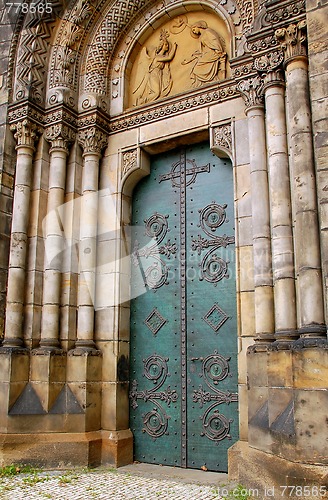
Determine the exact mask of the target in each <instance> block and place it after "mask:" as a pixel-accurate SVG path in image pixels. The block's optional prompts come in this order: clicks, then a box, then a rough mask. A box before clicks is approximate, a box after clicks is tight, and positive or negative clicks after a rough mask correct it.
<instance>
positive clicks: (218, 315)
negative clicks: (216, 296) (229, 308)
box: [203, 303, 229, 333]
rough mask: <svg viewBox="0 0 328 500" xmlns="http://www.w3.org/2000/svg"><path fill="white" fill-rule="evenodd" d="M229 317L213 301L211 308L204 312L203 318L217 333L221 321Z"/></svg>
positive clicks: (221, 323)
mask: <svg viewBox="0 0 328 500" xmlns="http://www.w3.org/2000/svg"><path fill="white" fill-rule="evenodd" d="M227 319H229V316H227V314H226V313H225V312H224V311H223V309H221V307H220V306H219V305H218V304H217V303H215V304H213V306H212V307H211V309H210V310H209V311H208V312H207V313H206V314H205V316H204V317H203V320H204V321H205V322H206V323H207V324H208V325H209V326H210V327H211V328H212V330H214V331H215V333H217V332H218V331H219V329H220V328H221V326H222V325H223V323H225V322H226V321H227Z"/></svg>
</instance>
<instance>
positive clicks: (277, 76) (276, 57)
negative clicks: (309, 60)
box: [254, 51, 284, 84]
mask: <svg viewBox="0 0 328 500" xmlns="http://www.w3.org/2000/svg"><path fill="white" fill-rule="evenodd" d="M283 60H284V54H283V52H282V51H274V52H270V53H268V54H264V55H263V56H261V57H259V58H257V59H255V63H254V66H255V68H256V69H257V71H258V72H259V73H260V74H262V73H263V75H262V78H263V81H264V84H270V83H272V82H275V83H276V82H278V81H280V82H284V73H283V71H282V69H281V64H282V62H283Z"/></svg>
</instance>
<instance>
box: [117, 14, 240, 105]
mask: <svg viewBox="0 0 328 500" xmlns="http://www.w3.org/2000/svg"><path fill="white" fill-rule="evenodd" d="M164 21H166V22H164V23H163V24H162V25H161V26H159V27H158V28H157V29H156V30H155V31H154V32H153V33H152V34H151V35H150V36H149V37H148V38H147V40H146V41H145V42H144V43H142V44H140V43H138V44H135V47H134V50H133V51H132V52H131V56H130V60H129V63H128V65H127V70H126V73H125V82H124V87H125V100H124V107H128V108H131V107H136V106H140V105H143V104H148V103H153V102H155V101H157V100H159V99H162V98H165V97H172V96H174V95H177V94H181V93H183V92H185V91H189V90H193V89H197V88H200V87H203V86H205V85H207V84H209V83H213V82H218V83H219V82H220V81H222V80H225V79H226V78H229V76H230V66H229V59H230V58H231V52H232V46H231V45H232V44H231V33H230V30H229V26H228V25H227V23H226V21H225V20H224V18H223V17H222V16H218V15H217V14H214V13H213V12H206V11H204V10H201V9H199V10H197V11H192V12H186V13H185V14H180V15H177V16H175V17H173V18H170V19H169V20H167V18H166V17H165V18H164Z"/></svg>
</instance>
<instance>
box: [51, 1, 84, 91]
mask: <svg viewBox="0 0 328 500" xmlns="http://www.w3.org/2000/svg"><path fill="white" fill-rule="evenodd" d="M93 10H94V8H93V7H92V5H91V2H90V1H89V0H78V2H77V4H76V5H75V6H74V8H73V10H72V11H71V13H70V15H69V17H68V19H65V20H64V21H63V25H62V27H61V30H60V31H59V37H58V38H57V43H56V48H55V54H54V58H53V61H52V71H51V78H50V88H54V87H56V86H65V87H69V88H72V89H74V86H75V75H74V68H75V63H76V61H77V59H78V49H79V44H80V42H81V40H82V38H83V34H84V31H85V24H86V21H88V20H89V18H91V16H92V13H93Z"/></svg>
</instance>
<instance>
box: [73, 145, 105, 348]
mask: <svg viewBox="0 0 328 500" xmlns="http://www.w3.org/2000/svg"><path fill="white" fill-rule="evenodd" d="M99 159H100V154H98V153H96V152H88V153H85V154H84V165H83V173H82V199H81V223H80V245H79V263H80V266H79V272H80V274H79V282H78V321H77V341H76V347H82V348H91V349H92V348H94V347H95V344H94V319H95V318H94V316H95V315H94V305H95V285H96V282H95V276H96V264H97V260H96V254H97V220H98V172H99Z"/></svg>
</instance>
